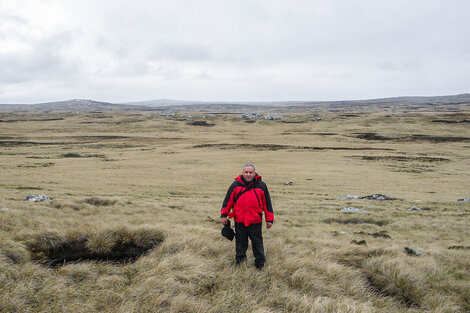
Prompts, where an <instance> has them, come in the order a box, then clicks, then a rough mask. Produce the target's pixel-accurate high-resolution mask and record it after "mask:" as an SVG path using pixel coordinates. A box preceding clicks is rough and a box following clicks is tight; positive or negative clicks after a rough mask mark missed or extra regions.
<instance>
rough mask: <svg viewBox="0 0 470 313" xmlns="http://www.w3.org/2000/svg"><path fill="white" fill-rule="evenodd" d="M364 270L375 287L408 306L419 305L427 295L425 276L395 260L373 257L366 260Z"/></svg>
mask: <svg viewBox="0 0 470 313" xmlns="http://www.w3.org/2000/svg"><path fill="white" fill-rule="evenodd" d="M363 270H364V273H365V274H366V277H367V279H368V280H369V282H370V284H371V286H372V287H373V288H374V289H376V290H377V291H378V292H379V293H381V294H383V295H386V296H392V297H394V298H395V299H397V300H399V301H400V302H403V303H404V304H405V305H407V306H415V305H416V306H419V305H420V304H421V302H422V300H423V298H424V296H425V295H426V292H427V289H426V288H425V283H424V280H423V278H422V277H419V276H418V275H417V274H415V272H413V271H411V270H407V269H406V268H405V267H404V266H401V265H400V264H398V263H397V262H396V261H394V260H389V259H385V258H375V259H371V260H368V261H366V262H364V264H363Z"/></svg>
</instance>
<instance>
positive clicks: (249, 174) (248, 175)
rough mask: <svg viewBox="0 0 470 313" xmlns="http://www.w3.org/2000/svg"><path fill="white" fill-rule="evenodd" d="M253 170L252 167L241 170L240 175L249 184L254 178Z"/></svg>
mask: <svg viewBox="0 0 470 313" xmlns="http://www.w3.org/2000/svg"><path fill="white" fill-rule="evenodd" d="M255 174H256V173H255V169H254V168H253V167H252V166H247V167H245V168H244V169H243V172H242V175H243V178H245V180H246V181H247V182H250V181H252V180H253V178H254V177H255Z"/></svg>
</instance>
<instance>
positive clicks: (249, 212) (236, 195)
mask: <svg viewBox="0 0 470 313" xmlns="http://www.w3.org/2000/svg"><path fill="white" fill-rule="evenodd" d="M231 210H232V212H231ZM263 212H264V215H265V220H266V228H268V229H269V228H271V227H272V226H273V222H274V214H273V208H272V205H271V198H270V196H269V191H268V187H267V186H266V184H265V183H264V182H263V181H261V176H259V175H258V174H257V173H256V170H255V166H254V165H253V164H246V165H245V166H243V171H242V173H241V175H239V176H237V177H236V178H235V181H234V182H233V183H232V185H231V186H230V187H229V189H228V191H227V195H226V196H225V199H224V203H223V204H222V209H221V211H220V218H221V221H222V224H224V225H225V223H227V218H232V217H234V220H235V232H236V234H235V247H236V249H235V259H236V261H237V264H240V263H242V262H245V261H246V250H247V249H248V238H250V240H251V245H252V248H253V255H254V257H255V266H256V268H257V269H258V270H262V269H263V266H264V263H265V262H266V258H265V256H264V247H263V235H262V232H261V226H262V221H263V220H262V216H263Z"/></svg>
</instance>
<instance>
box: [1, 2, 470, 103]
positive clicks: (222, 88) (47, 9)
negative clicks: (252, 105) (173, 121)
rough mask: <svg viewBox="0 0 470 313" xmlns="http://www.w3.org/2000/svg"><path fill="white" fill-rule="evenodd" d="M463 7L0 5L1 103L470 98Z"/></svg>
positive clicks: (468, 31)
mask: <svg viewBox="0 0 470 313" xmlns="http://www.w3.org/2000/svg"><path fill="white" fill-rule="evenodd" d="M469 16H470V1H467V0H433V1H430V0H393V1H391V0H382V1H378V0H342V1H340V0H289V1H287V0H286V1H281V0H197V1H196V0H171V1H163V0H154V1H150V0H145V1H144V0H142V1H140V0H133V1H131V0H101V1H94V0H80V1H79V0H67V1H63V0H0V103H37V102H46V101H55V100H65V99H73V98H84V99H94V100H101V101H110V102H125V101H140V100H150V99H160V98H170V99H187V100H207V101H219V100H220V101H270V100H346V99H365V98H379V97H390V96H404V95H446V94H458V93H466V92H470V83H469V82H470V18H469Z"/></svg>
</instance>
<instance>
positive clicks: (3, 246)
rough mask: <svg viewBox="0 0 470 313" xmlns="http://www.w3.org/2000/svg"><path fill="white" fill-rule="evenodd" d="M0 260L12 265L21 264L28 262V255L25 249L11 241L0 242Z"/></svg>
mask: <svg viewBox="0 0 470 313" xmlns="http://www.w3.org/2000/svg"><path fill="white" fill-rule="evenodd" d="M0 258H1V259H3V260H6V261H7V262H9V263H13V264H23V263H25V262H27V261H29V258H30V255H29V252H28V251H27V250H26V247H25V246H24V245H23V244H21V243H19V242H15V241H12V240H4V241H1V242H0Z"/></svg>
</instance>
